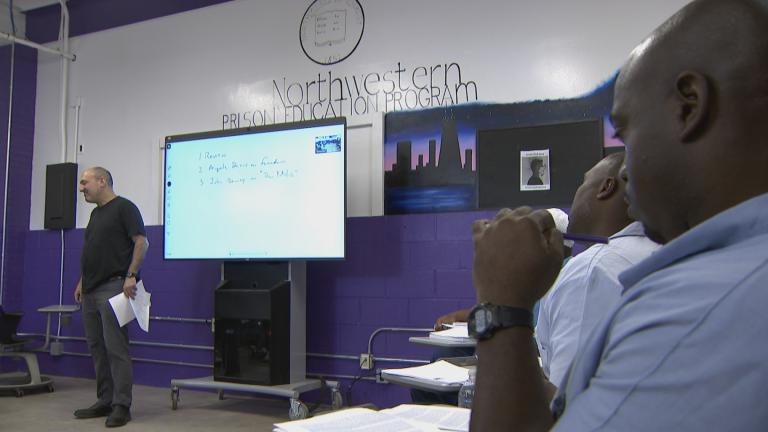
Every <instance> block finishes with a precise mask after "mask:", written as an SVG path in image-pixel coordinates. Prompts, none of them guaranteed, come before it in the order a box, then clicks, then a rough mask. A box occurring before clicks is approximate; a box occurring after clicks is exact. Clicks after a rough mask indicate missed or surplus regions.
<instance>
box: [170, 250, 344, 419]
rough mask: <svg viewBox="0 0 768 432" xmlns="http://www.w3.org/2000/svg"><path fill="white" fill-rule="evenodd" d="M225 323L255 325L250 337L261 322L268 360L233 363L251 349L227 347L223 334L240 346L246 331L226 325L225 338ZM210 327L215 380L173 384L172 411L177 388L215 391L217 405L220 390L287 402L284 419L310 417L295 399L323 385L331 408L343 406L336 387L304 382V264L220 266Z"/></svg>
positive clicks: (333, 383) (307, 410)
mask: <svg viewBox="0 0 768 432" xmlns="http://www.w3.org/2000/svg"><path fill="white" fill-rule="evenodd" d="M286 282H288V283H286ZM287 287H290V289H289V292H290V295H289V297H290V299H289V300H288V301H282V300H286V299H285V296H284V294H283V291H288V290H287ZM281 299H282V300H281ZM282 308H286V309H289V310H290V314H287V313H286V312H287V311H286V310H279V309H282ZM286 315H289V316H290V319H288V320H285V321H284V322H282V321H280V319H281V318H284V317H286ZM226 320H230V321H233V322H253V323H255V324H253V325H252V326H251V328H250V329H249V330H247V332H248V334H249V335H250V334H252V333H253V332H252V329H253V328H258V327H259V326H260V325H262V323H263V325H264V326H267V327H269V329H270V331H269V333H270V334H271V335H272V336H273V337H272V338H271V340H269V341H268V342H267V343H265V344H264V349H265V350H267V351H268V355H266V356H265V358H267V359H269V361H266V360H265V361H262V362H261V363H260V364H257V365H254V364H245V362H242V364H241V361H242V360H241V358H237V357H238V354H237V353H238V352H239V351H242V350H244V349H252V347H253V343H252V342H248V347H244V346H237V347H232V346H228V342H227V341H226V340H225V338H226V335H227V334H229V335H231V334H234V336H233V337H232V338H231V339H232V340H237V341H240V340H243V338H244V337H245V336H244V335H243V334H244V333H246V331H245V330H243V331H242V332H241V333H240V334H238V329H236V328H231V326H230V328H227V329H226V330H227V332H226V334H224V333H225V332H222V331H221V327H223V326H224V323H225V322H226ZM283 326H284V327H285V329H284V330H285V332H282V333H281V330H280V328H281V327H283ZM214 327H216V328H217V330H219V332H218V333H216V339H217V340H216V341H215V345H216V347H215V348H216V349H215V354H214V357H215V359H214V376H209V377H204V378H195V379H172V380H171V408H172V409H174V410H175V409H177V408H178V404H179V399H180V398H179V393H180V389H181V388H182V387H184V388H191V389H201V390H217V391H218V396H219V399H220V400H221V399H223V398H224V391H237V392H245V393H255V394H263V395H270V396H278V397H285V398H288V399H289V401H290V408H289V410H288V418H289V419H291V420H296V419H303V418H306V417H307V416H308V415H309V409H308V408H307V405H306V404H304V403H303V402H302V401H301V400H300V395H301V394H302V393H304V392H308V391H311V390H317V389H320V388H322V387H323V386H328V387H329V388H330V389H331V406H332V408H333V409H338V408H340V407H341V406H342V404H343V400H342V397H341V392H340V391H339V383H338V382H335V381H321V380H318V379H307V378H306V346H307V343H306V328H307V327H306V262H305V261H285V262H276V263H263V262H258V263H256V262H225V263H223V264H222V282H221V283H220V284H219V287H218V288H217V290H216V305H215V320H214ZM285 339H287V341H286V340H285ZM227 356H230V357H235V360H233V361H232V362H230V363H229V364H228V363H227V361H226V357H227ZM246 357H252V355H248V356H246ZM285 360H287V361H285ZM232 363H234V364H232ZM286 365H287V367H288V370H287V371H286V370H285V368H286ZM281 381H282V382H281Z"/></svg>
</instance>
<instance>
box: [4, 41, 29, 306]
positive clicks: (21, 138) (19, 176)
mask: <svg viewBox="0 0 768 432" xmlns="http://www.w3.org/2000/svg"><path fill="white" fill-rule="evenodd" d="M13 63H14V64H13V67H14V75H13V79H14V88H13V105H10V104H9V96H10V91H9V84H10V76H11V74H10V72H11V69H10V67H11V46H9V45H6V46H4V47H2V48H0V143H2V144H1V148H2V153H1V154H0V161H2V165H1V166H2V168H0V172H1V173H3V174H4V173H5V166H6V160H5V158H6V150H7V141H8V114H9V108H10V107H12V117H13V121H12V124H11V134H10V135H11V146H10V158H9V164H8V166H9V172H8V206H7V224H6V231H5V235H6V238H5V251H4V252H5V266H4V269H3V272H4V275H3V280H4V289H3V306H4V308H5V309H6V310H8V311H14V310H20V309H21V306H22V294H21V290H20V289H19V288H20V287H21V286H23V279H24V272H23V268H24V265H25V262H24V245H25V237H26V234H27V232H28V231H29V204H30V194H31V187H32V152H33V141H34V129H35V96H36V86H37V51H35V50H34V49H31V48H27V47H24V46H20V45H17V46H16V48H15V56H14V62H13ZM4 188H5V176H4V175H3V176H0V191H4ZM2 199H3V193H2V192H0V203H1V202H2ZM0 217H2V215H1V214H0Z"/></svg>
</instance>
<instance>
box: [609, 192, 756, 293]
mask: <svg viewBox="0 0 768 432" xmlns="http://www.w3.org/2000/svg"><path fill="white" fill-rule="evenodd" d="M766 212H768V193H766V194H762V195H758V196H756V197H754V198H751V199H749V200H747V201H744V202H742V203H741V204H738V205H736V206H734V207H731V208H729V209H728V210H725V211H723V212H720V213H719V214H717V215H715V216H713V217H711V218H709V219H707V220H706V221H704V222H702V223H700V224H699V225H697V226H695V227H693V228H691V229H690V230H688V231H687V232H685V233H683V234H682V235H681V236H680V237H678V238H676V239H674V240H672V241H671V242H669V243H667V244H666V245H664V246H663V247H662V248H661V249H659V250H657V251H656V252H655V253H654V254H653V255H651V256H650V257H648V258H647V259H645V260H643V261H641V262H640V263H638V264H637V265H636V266H634V267H631V268H629V269H627V270H626V271H624V272H623V273H622V274H620V275H619V280H620V281H621V283H622V285H623V286H624V288H623V292H626V291H627V290H628V289H630V288H631V287H632V286H634V285H635V284H636V283H637V282H639V281H640V280H641V279H643V278H644V277H646V276H648V275H650V274H651V273H653V272H656V271H658V270H661V269H662V268H664V267H668V266H670V265H672V264H673V263H675V262H677V261H679V260H681V259H683V258H686V257H688V256H691V255H694V254H697V253H701V252H704V251H706V250H712V249H720V248H723V247H726V246H729V245H732V244H735V243H739V242H741V241H743V240H745V239H747V238H749V237H753V236H754V235H757V234H764V233H768V218H766V217H765V214H766Z"/></svg>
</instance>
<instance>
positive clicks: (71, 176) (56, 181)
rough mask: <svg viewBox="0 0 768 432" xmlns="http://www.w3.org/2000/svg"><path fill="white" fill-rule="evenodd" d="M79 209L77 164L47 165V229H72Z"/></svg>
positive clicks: (45, 221) (44, 225)
mask: <svg viewBox="0 0 768 432" xmlns="http://www.w3.org/2000/svg"><path fill="white" fill-rule="evenodd" d="M76 210H77V164H76V163H72V162H65V163H59V164H53V165H47V166H46V167H45V220H44V222H43V227H45V228H46V229H72V228H74V227H75V211H76Z"/></svg>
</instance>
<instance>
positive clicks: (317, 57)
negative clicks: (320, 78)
mask: <svg viewBox="0 0 768 432" xmlns="http://www.w3.org/2000/svg"><path fill="white" fill-rule="evenodd" d="M364 28H365V14H364V13H363V7H362V6H360V2H359V1H358V0H315V1H313V2H312V4H310V5H309V8H307V11H306V12H305V13H304V18H302V20H301V26H300V28H299V41H300V42H301V49H302V50H304V54H306V55H307V57H309V59H310V60H312V61H313V62H315V63H319V64H323V65H330V64H334V63H338V62H340V61H342V60H344V59H345V58H347V57H349V56H350V55H351V54H352V52H353V51H354V50H355V48H357V45H358V44H359V43H360V39H362V37H363V29H364Z"/></svg>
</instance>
